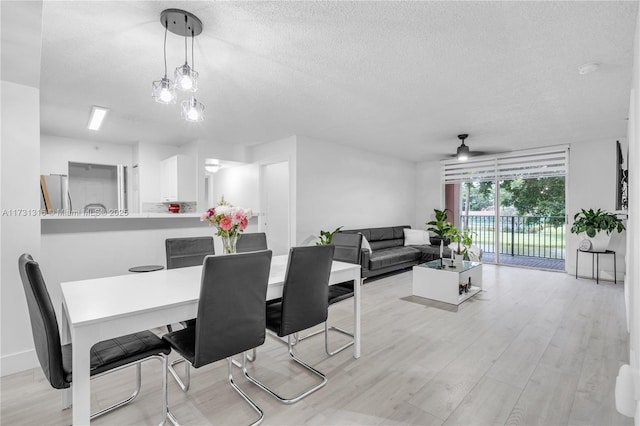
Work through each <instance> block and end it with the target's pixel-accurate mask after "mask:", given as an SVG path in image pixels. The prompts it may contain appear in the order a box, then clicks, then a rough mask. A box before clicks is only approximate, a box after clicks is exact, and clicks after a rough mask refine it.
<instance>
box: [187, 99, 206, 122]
mask: <svg viewBox="0 0 640 426" xmlns="http://www.w3.org/2000/svg"><path fill="white" fill-rule="evenodd" d="M182 118H184V119H185V120H187V121H202V120H204V105H203V104H202V103H201V102H198V101H197V100H196V98H194V97H193V96H192V97H191V98H190V99H189V100H185V101H182Z"/></svg>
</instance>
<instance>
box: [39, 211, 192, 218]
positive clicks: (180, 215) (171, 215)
mask: <svg viewBox="0 0 640 426" xmlns="http://www.w3.org/2000/svg"><path fill="white" fill-rule="evenodd" d="M200 216H201V214H200V213H129V214H125V213H121V212H114V213H111V214H109V213H105V214H99V215H96V214H91V215H84V214H82V215H81V214H60V215H58V214H48V215H44V216H42V217H41V219H42V220H87V219H88V220H96V219H150V218H151V219H158V218H160V219H185V218H198V219H200Z"/></svg>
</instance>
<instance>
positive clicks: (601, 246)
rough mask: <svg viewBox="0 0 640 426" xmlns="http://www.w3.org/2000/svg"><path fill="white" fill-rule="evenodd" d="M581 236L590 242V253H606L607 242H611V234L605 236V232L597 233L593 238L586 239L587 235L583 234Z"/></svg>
mask: <svg viewBox="0 0 640 426" xmlns="http://www.w3.org/2000/svg"><path fill="white" fill-rule="evenodd" d="M583 236H584V237H585V238H587V239H588V240H589V241H591V249H590V251H599V252H604V251H606V250H607V248H608V247H609V240H611V234H607V233H606V231H600V232H598V233H597V234H596V236H595V237H593V238H590V237H588V236H587V234H583Z"/></svg>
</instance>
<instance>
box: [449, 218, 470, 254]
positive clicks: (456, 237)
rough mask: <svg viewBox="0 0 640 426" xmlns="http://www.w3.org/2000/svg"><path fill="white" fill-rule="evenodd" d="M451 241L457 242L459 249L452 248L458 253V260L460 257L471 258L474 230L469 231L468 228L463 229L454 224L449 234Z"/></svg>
mask: <svg viewBox="0 0 640 426" xmlns="http://www.w3.org/2000/svg"><path fill="white" fill-rule="evenodd" d="M447 235H448V236H449V238H450V239H451V241H453V242H454V243H457V246H458V247H457V249H455V250H452V251H453V253H454V254H455V255H456V260H457V259H458V257H459V258H460V260H463V259H466V260H468V259H469V247H471V244H473V232H469V231H468V230H464V231H461V230H460V229H458V228H456V227H455V226H452V227H451V229H450V230H449V233H448V234H447Z"/></svg>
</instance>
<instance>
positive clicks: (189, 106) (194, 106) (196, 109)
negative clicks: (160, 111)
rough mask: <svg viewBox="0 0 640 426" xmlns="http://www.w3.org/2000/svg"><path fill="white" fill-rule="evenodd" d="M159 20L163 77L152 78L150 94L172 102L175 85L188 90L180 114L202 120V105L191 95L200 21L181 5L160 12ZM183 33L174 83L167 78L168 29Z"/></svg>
mask: <svg viewBox="0 0 640 426" xmlns="http://www.w3.org/2000/svg"><path fill="white" fill-rule="evenodd" d="M160 22H161V23H162V25H163V26H164V28H165V36H164V78H162V79H161V80H158V81H154V82H153V97H154V99H155V100H156V101H157V102H160V103H165V104H168V103H175V102H176V98H177V96H176V89H180V90H181V91H185V92H189V93H190V96H189V99H187V100H183V101H182V102H181V107H182V108H181V110H182V117H183V118H184V119H185V120H187V121H202V120H203V119H204V115H203V112H204V105H203V104H202V103H201V102H198V101H197V100H196V98H195V96H194V95H193V93H194V92H195V91H197V90H198V72H197V71H195V70H194V69H193V66H194V51H193V45H194V40H193V39H194V38H195V36H197V35H199V34H200V33H202V22H201V21H200V19H198V17H197V16H195V15H194V14H192V13H190V12H187V11H184V10H181V9H166V10H164V11H162V13H161V14H160ZM168 31H170V32H172V33H174V34H177V35H180V36H183V37H184V65H182V66H179V67H177V68H176V70H175V73H174V78H175V83H174V82H172V81H171V80H170V79H168V78H167V32H168ZM189 36H191V66H189V62H188V60H187V58H188V49H187V39H188V37H189Z"/></svg>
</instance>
